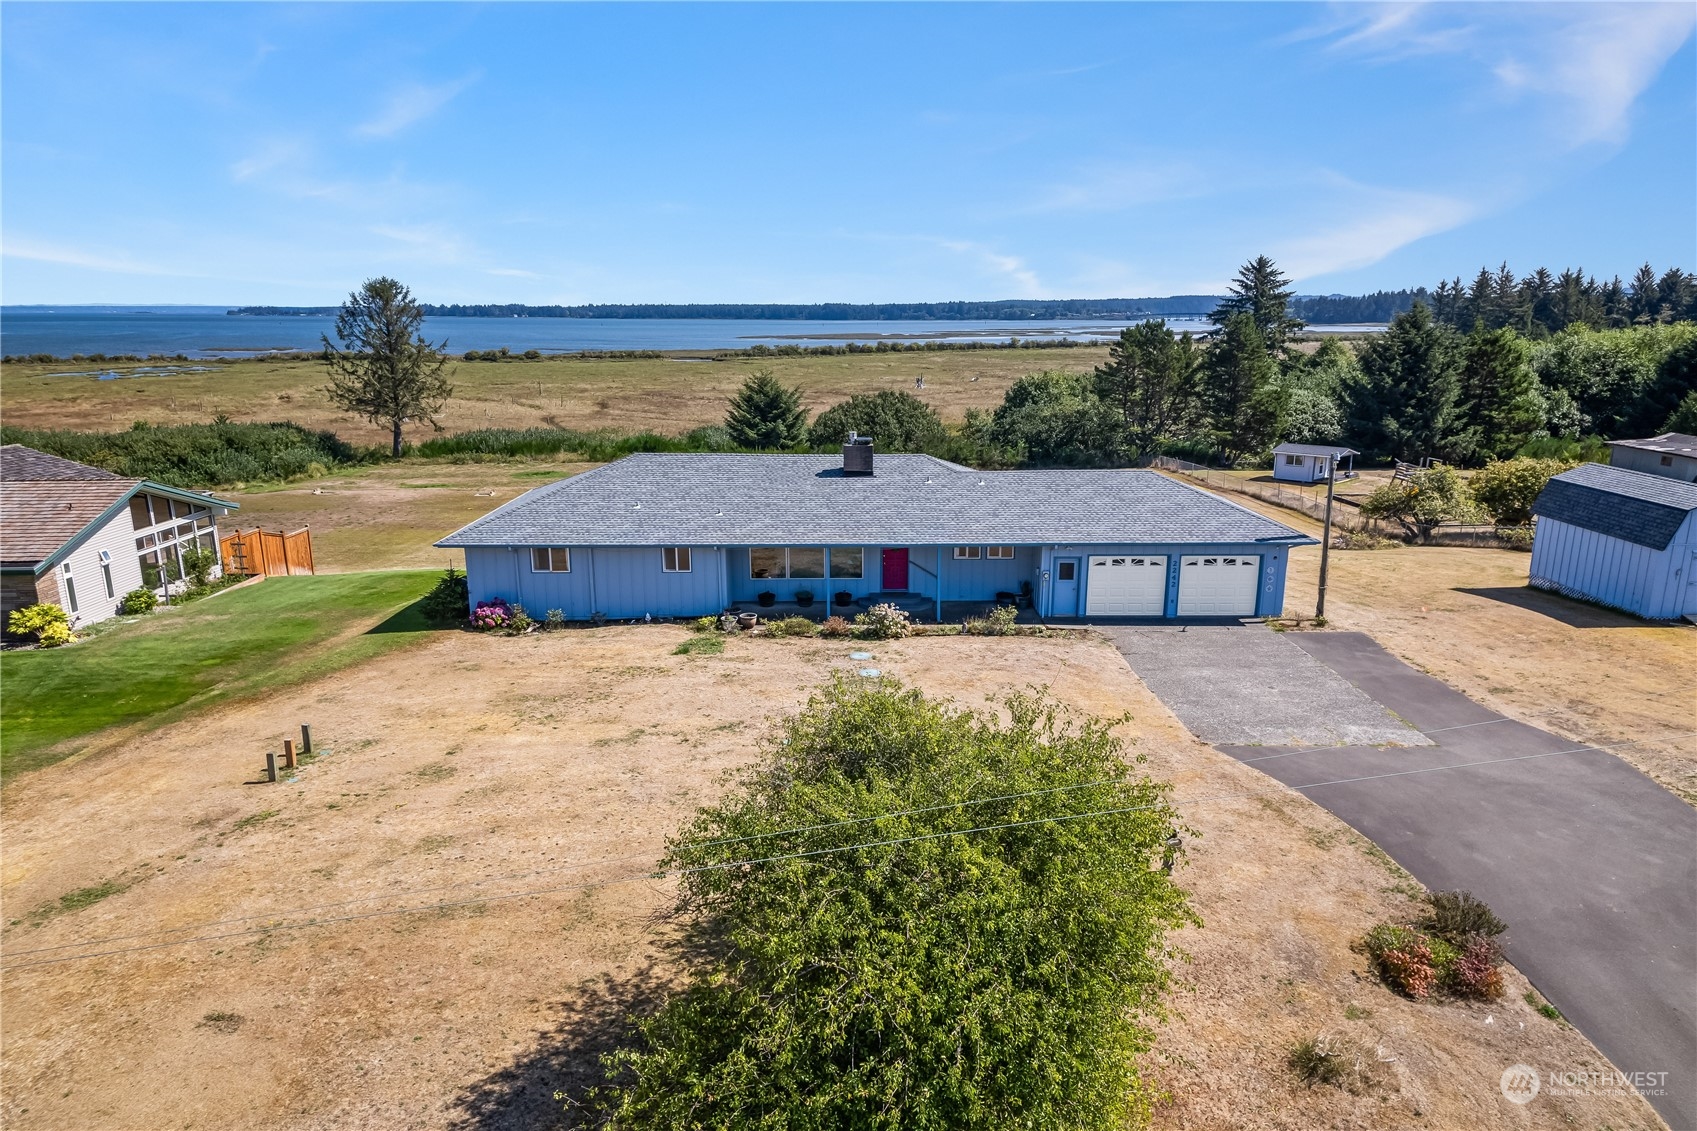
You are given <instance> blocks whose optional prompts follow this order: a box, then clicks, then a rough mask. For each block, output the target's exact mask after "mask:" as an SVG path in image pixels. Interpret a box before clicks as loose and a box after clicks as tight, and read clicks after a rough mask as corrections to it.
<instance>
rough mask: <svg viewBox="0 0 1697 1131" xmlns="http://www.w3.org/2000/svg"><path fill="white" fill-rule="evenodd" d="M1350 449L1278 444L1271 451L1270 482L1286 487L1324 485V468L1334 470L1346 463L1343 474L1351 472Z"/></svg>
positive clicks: (1353, 459)
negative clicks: (1295, 484) (1281, 483)
mask: <svg viewBox="0 0 1697 1131" xmlns="http://www.w3.org/2000/svg"><path fill="white" fill-rule="evenodd" d="M1360 454H1361V453H1360V452H1357V451H1356V450H1355V449H1354V448H1335V447H1331V446H1330V445H1327V444H1280V445H1279V446H1278V447H1276V448H1274V449H1273V478H1274V479H1282V480H1284V481H1285V482H1287V483H1324V482H1325V481H1326V468H1327V467H1328V466H1331V467H1335V466H1337V463H1338V461H1339V460H1343V459H1347V460H1348V461H1349V467H1348V468H1346V469H1345V471H1346V473H1348V474H1353V473H1354V471H1355V457H1356V456H1358V455H1360Z"/></svg>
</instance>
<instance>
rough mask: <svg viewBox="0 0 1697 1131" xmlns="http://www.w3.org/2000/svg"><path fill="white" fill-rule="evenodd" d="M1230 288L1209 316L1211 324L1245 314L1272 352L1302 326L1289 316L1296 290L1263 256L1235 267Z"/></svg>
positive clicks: (1221, 324)
mask: <svg viewBox="0 0 1697 1131" xmlns="http://www.w3.org/2000/svg"><path fill="white" fill-rule="evenodd" d="M1229 289H1230V294H1229V295H1228V296H1227V297H1226V299H1225V300H1224V301H1222V302H1221V303H1220V305H1219V306H1217V307H1215V308H1214V312H1213V313H1212V314H1210V315H1208V320H1209V321H1210V322H1212V323H1214V325H1216V326H1224V325H1225V324H1226V322H1227V320H1228V319H1230V318H1231V317H1232V316H1233V315H1234V314H1247V315H1249V316H1250V318H1251V319H1253V320H1254V322H1255V329H1256V331H1257V332H1259V333H1260V335H1261V340H1262V341H1263V342H1264V343H1265V344H1266V347H1267V348H1268V349H1270V350H1272V351H1274V352H1275V353H1277V352H1281V351H1283V349H1284V347H1285V339H1286V338H1288V337H1289V336H1290V335H1291V334H1293V333H1295V332H1296V331H1298V330H1301V329H1302V327H1303V322H1302V321H1301V320H1300V319H1297V318H1292V317H1290V300H1291V298H1292V297H1294V295H1295V292H1294V291H1293V290H1292V289H1291V287H1290V282H1289V280H1288V279H1286V278H1285V275H1284V272H1282V271H1280V270H1279V269H1278V267H1277V266H1276V265H1275V264H1274V263H1273V261H1272V260H1271V259H1269V258H1267V257H1266V256H1265V255H1261V256H1257V257H1256V258H1254V259H1251V260H1250V261H1249V262H1248V263H1245V264H1244V265H1243V266H1242V267H1240V268H1238V271H1237V281H1236V282H1234V283H1232V284H1231V287H1230V288H1229Z"/></svg>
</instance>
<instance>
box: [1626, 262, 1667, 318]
mask: <svg viewBox="0 0 1697 1131" xmlns="http://www.w3.org/2000/svg"><path fill="white" fill-rule="evenodd" d="M1627 296H1628V297H1627V304H1626V309H1627V314H1628V315H1629V316H1630V317H1631V319H1632V324H1633V325H1634V326H1648V325H1649V324H1650V323H1652V322H1655V321H1657V320H1658V319H1659V317H1660V315H1661V312H1662V294H1661V288H1660V287H1658V286H1657V285H1656V269H1655V268H1654V267H1652V266H1650V265H1649V264H1648V263H1646V264H1644V266H1642V267H1640V268H1639V269H1638V270H1637V271H1636V272H1634V273H1633V276H1632V285H1631V287H1630V289H1629V290H1628V292H1627Z"/></svg>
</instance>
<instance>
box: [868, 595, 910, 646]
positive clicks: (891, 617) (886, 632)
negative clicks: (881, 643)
mask: <svg viewBox="0 0 1697 1131" xmlns="http://www.w3.org/2000/svg"><path fill="white" fill-rule="evenodd" d="M854 623H855V624H856V625H857V626H859V628H860V634H861V635H862V636H864V637H866V638H867V639H868V640H900V639H901V638H902V637H904V636H907V635H909V634H911V633H912V632H913V622H912V621H911V620H909V619H908V615H907V614H906V613H904V612H902V610H901V609H900V607H898V606H896V605H890V604H884V605H873V606H872V607H871V608H870V609H867V610H866V611H865V612H864V613H861V614H859V615H858V616H856V617H855V618H854Z"/></svg>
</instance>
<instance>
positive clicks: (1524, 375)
mask: <svg viewBox="0 0 1697 1131" xmlns="http://www.w3.org/2000/svg"><path fill="white" fill-rule="evenodd" d="M1458 405H1459V409H1460V411H1459V414H1458V416H1459V422H1460V424H1461V432H1460V435H1459V436H1458V438H1457V439H1456V441H1455V442H1454V444H1453V445H1452V447H1451V451H1452V453H1453V454H1454V455H1456V456H1457V457H1458V458H1460V459H1462V460H1463V461H1464V462H1470V463H1483V462H1485V461H1486V460H1489V459H1505V458H1507V457H1508V456H1511V455H1513V454H1514V453H1515V452H1517V451H1519V450H1520V448H1521V446H1522V445H1524V444H1525V443H1526V442H1527V441H1528V440H1529V439H1531V438H1532V433H1534V432H1536V431H1537V430H1538V429H1540V428H1542V427H1543V426H1544V418H1545V413H1546V407H1547V406H1546V404H1545V401H1544V397H1543V394H1542V393H1541V392H1540V390H1539V385H1538V377H1537V375H1536V374H1535V373H1533V372H1532V351H1531V348H1530V347H1529V346H1528V345H1527V343H1526V339H1524V338H1522V337H1521V336H1520V335H1519V334H1516V333H1515V332H1514V331H1513V330H1509V329H1502V330H1486V329H1485V328H1484V327H1482V326H1481V327H1479V328H1477V329H1475V330H1474V331H1473V333H1472V335H1471V336H1469V338H1468V339H1467V344H1466V347H1465V348H1464V350H1463V354H1462V363H1461V380H1460V389H1459V393H1458Z"/></svg>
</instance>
